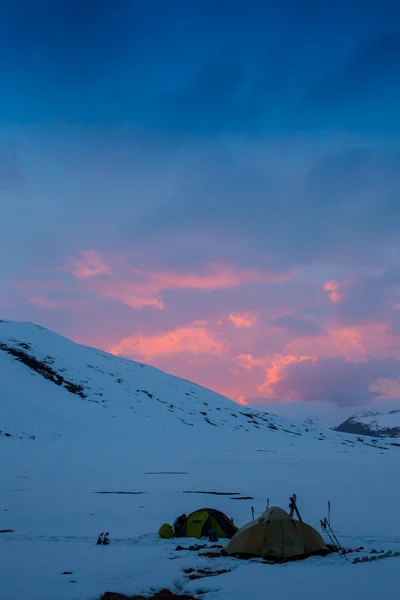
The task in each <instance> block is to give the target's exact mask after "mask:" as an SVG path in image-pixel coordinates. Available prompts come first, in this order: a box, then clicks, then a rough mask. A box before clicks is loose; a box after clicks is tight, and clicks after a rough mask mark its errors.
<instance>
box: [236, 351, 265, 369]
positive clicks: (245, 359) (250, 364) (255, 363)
mask: <svg viewBox="0 0 400 600" xmlns="http://www.w3.org/2000/svg"><path fill="white" fill-rule="evenodd" d="M236 360H237V362H238V363H239V365H240V366H241V367H242V368H243V369H247V371H252V370H253V368H254V367H263V366H265V364H266V363H267V360H266V359H263V358H254V356H253V355H252V354H239V356H238V357H237V358H236Z"/></svg>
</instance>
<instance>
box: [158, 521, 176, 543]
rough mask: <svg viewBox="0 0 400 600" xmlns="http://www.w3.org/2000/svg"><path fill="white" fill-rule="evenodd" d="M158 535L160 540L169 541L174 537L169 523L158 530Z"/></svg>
mask: <svg viewBox="0 0 400 600" xmlns="http://www.w3.org/2000/svg"><path fill="white" fill-rule="evenodd" d="M158 535H159V536H160V538H163V539H165V540H170V539H171V538H173V537H174V530H173V529H172V527H171V525H170V524H169V523H164V524H163V525H161V527H160V529H159V530H158Z"/></svg>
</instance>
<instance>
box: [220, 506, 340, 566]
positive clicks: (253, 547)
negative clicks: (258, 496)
mask: <svg viewBox="0 0 400 600" xmlns="http://www.w3.org/2000/svg"><path fill="white" fill-rule="evenodd" d="M225 551H226V553H227V554H228V555H235V554H236V555H239V556H240V555H244V556H246V555H247V556H261V557H265V558H267V559H273V560H275V561H279V560H287V559H294V558H302V557H306V556H309V555H312V554H320V555H326V554H328V553H329V548H328V547H327V546H326V544H325V542H324V540H323V539H322V537H321V535H320V534H319V533H318V532H317V531H316V530H315V529H314V528H313V527H311V526H310V525H307V524H306V523H303V522H302V521H300V520H299V521H297V520H295V519H293V518H291V516H290V515H289V514H288V513H287V512H286V511H285V510H283V509H282V508H278V507H277V506H271V508H269V509H268V510H266V511H265V512H264V513H263V514H262V515H261V517H260V518H259V519H255V520H254V521H251V522H250V523H247V525H245V526H244V527H242V528H241V529H239V531H238V532H237V533H236V534H235V535H234V536H233V538H232V539H231V541H230V542H229V543H228V545H227V546H226V548H225Z"/></svg>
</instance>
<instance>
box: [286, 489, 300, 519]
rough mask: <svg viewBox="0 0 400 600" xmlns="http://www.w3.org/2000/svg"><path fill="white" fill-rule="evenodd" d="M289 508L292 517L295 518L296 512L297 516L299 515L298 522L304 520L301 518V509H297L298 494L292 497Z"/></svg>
mask: <svg viewBox="0 0 400 600" xmlns="http://www.w3.org/2000/svg"><path fill="white" fill-rule="evenodd" d="M289 508H290V517H293V512H295V513H296V515H297V518H298V520H299V521H302V520H303V519H302V518H301V516H300V513H299V509H298V508H297V496H296V494H293V496H290V504H289Z"/></svg>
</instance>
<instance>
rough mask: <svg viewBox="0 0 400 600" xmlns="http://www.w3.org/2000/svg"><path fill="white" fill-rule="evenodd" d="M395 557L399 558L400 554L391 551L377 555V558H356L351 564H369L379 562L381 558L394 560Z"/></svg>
mask: <svg viewBox="0 0 400 600" xmlns="http://www.w3.org/2000/svg"><path fill="white" fill-rule="evenodd" d="M395 556H400V552H392V551H391V550H388V551H387V552H384V553H383V554H379V555H378V556H358V557H357V558H355V559H354V560H353V561H352V563H353V565H354V564H356V563H364V562H370V561H371V560H380V559H381V558H394V557H395Z"/></svg>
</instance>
